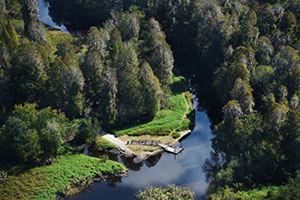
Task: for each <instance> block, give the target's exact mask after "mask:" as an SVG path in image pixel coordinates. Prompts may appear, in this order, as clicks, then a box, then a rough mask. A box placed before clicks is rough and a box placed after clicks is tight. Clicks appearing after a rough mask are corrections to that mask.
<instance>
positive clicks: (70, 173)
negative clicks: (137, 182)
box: [0, 154, 125, 200]
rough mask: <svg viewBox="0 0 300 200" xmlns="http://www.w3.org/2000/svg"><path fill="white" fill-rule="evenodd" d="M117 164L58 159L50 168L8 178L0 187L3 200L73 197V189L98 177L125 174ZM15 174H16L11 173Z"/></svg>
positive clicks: (76, 157)
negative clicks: (63, 195) (67, 195)
mask: <svg viewBox="0 0 300 200" xmlns="http://www.w3.org/2000/svg"><path fill="white" fill-rule="evenodd" d="M124 169H125V167H124V166H122V165H121V164H119V163H116V162H113V161H110V160H107V161H103V160H100V159H98V158H93V157H88V156H85V155H81V154H75V155H69V156H63V157H60V158H59V159H58V160H57V161H56V162H55V163H54V164H53V165H49V166H42V167H36V168H32V169H30V170H27V171H23V172H21V173H18V174H12V175H10V176H8V177H7V179H6V181H5V183H3V184H1V185H0V194H1V199H2V200H6V199H7V200H11V199H22V200H26V199H54V198H55V196H56V194H62V193H68V194H72V193H76V192H78V189H76V187H78V186H81V185H82V184H81V183H87V182H88V181H89V180H90V179H92V178H93V177H95V176H97V175H99V176H102V175H109V174H114V173H116V172H118V171H122V170H124ZM11 171H18V170H11Z"/></svg>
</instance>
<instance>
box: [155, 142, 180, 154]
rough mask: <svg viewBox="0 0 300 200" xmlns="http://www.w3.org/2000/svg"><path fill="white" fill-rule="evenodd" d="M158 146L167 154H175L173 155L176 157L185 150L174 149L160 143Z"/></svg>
mask: <svg viewBox="0 0 300 200" xmlns="http://www.w3.org/2000/svg"><path fill="white" fill-rule="evenodd" d="M158 146H160V147H161V148H163V149H164V150H165V151H166V152H169V153H173V154H176V155H177V154H179V153H180V152H182V151H183V150H184V148H182V147H177V148H173V147H170V146H168V145H165V144H161V143H159V144H158Z"/></svg>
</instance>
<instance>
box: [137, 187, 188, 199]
mask: <svg viewBox="0 0 300 200" xmlns="http://www.w3.org/2000/svg"><path fill="white" fill-rule="evenodd" d="M193 196H194V193H193V192H192V191H191V190H190V189H188V188H186V187H179V186H175V185H168V187H167V188H165V189H162V188H158V187H148V188H146V189H145V190H144V191H140V192H139V193H138V194H137V198H138V199H139V200H152V199H182V200H192V199H193Z"/></svg>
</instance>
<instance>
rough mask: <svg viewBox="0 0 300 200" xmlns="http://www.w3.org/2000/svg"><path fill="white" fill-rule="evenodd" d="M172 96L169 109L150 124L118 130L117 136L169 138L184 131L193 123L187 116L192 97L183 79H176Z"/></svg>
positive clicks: (157, 115)
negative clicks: (177, 132) (175, 132)
mask: <svg viewBox="0 0 300 200" xmlns="http://www.w3.org/2000/svg"><path fill="white" fill-rule="evenodd" d="M171 88H172V93H173V94H172V96H171V97H170V99H169V108H168V109H163V110H160V111H158V113H157V114H156V116H155V117H154V119H153V120H152V121H150V122H147V123H144V124H139V125H134V126H131V127H128V128H125V129H121V130H116V131H115V132H114V133H115V135H116V136H118V137H119V136H122V135H130V136H139V135H155V136H167V135H170V133H172V132H174V131H183V130H187V129H188V128H189V125H190V123H191V121H190V119H189V118H188V117H187V115H188V114H189V113H190V112H192V110H193V108H192V95H191V94H190V92H189V91H188V90H187V86H186V81H185V79H184V78H183V77H175V78H174V79H173V83H172V85H171Z"/></svg>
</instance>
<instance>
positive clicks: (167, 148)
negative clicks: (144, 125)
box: [126, 140, 184, 155]
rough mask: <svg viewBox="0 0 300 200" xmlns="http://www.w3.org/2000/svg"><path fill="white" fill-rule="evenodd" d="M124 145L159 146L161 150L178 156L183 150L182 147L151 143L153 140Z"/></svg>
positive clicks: (158, 142) (131, 142)
mask: <svg viewBox="0 0 300 200" xmlns="http://www.w3.org/2000/svg"><path fill="white" fill-rule="evenodd" d="M126 144H133V145H146V146H159V147H161V148H163V149H164V150H165V151H166V152H169V153H173V154H176V155H177V154H179V153H180V152H182V151H183V150H184V148H182V147H177V148H174V147H170V146H168V145H165V144H162V143H161V142H160V141H153V140H139V141H135V140H132V141H128V142H127V143H126Z"/></svg>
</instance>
